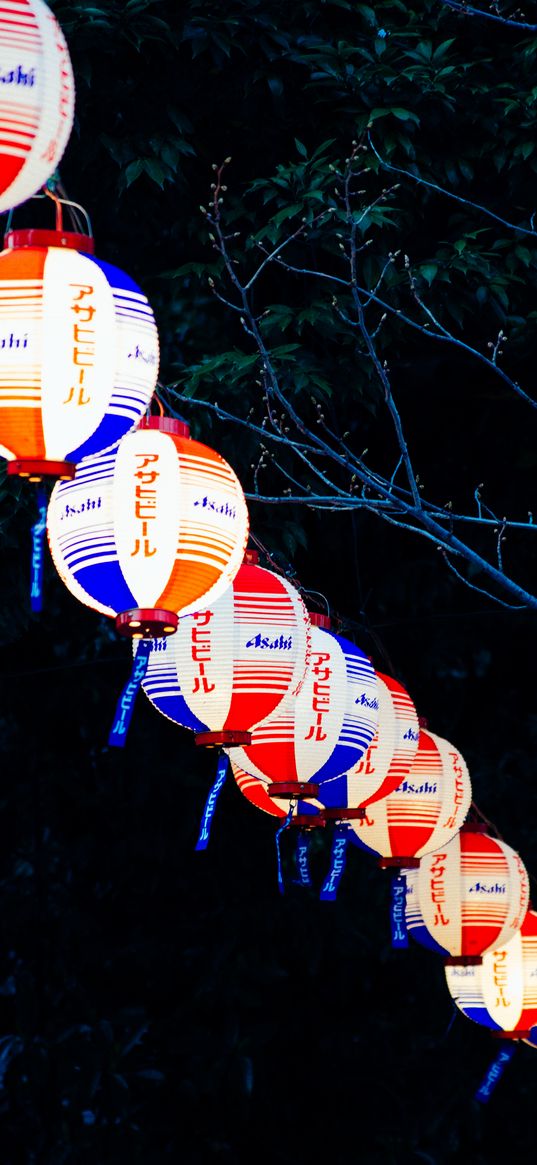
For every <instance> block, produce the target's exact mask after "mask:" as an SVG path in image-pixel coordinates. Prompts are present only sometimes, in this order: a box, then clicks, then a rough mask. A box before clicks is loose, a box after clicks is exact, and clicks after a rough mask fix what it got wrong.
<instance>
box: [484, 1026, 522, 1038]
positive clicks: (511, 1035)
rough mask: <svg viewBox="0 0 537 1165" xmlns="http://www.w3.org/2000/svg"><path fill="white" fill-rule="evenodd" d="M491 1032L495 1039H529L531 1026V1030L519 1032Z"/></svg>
mask: <svg viewBox="0 0 537 1165" xmlns="http://www.w3.org/2000/svg"><path fill="white" fill-rule="evenodd" d="M490 1034H491V1036H494V1039H495V1040H529V1038H530V1036H531V1028H530V1030H529V1031H520V1032H517V1031H511V1032H506V1031H501V1032H499V1031H491V1033H490Z"/></svg>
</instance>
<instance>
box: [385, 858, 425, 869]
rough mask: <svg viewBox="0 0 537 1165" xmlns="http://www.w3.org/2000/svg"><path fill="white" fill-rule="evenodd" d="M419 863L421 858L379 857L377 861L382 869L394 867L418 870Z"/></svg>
mask: <svg viewBox="0 0 537 1165" xmlns="http://www.w3.org/2000/svg"><path fill="white" fill-rule="evenodd" d="M419 864H420V859H419V858H379V860H378V863H377V865H378V867H379V869H380V870H388V869H392V868H394V867H399V868H400V869H402V868H403V867H404V868H405V869H407V870H417V868H418V866H419Z"/></svg>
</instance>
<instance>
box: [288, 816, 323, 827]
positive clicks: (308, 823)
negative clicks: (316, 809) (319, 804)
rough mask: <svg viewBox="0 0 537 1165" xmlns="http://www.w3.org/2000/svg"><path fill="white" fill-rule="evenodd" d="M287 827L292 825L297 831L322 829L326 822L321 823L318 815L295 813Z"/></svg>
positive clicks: (321, 820)
mask: <svg viewBox="0 0 537 1165" xmlns="http://www.w3.org/2000/svg"><path fill="white" fill-rule="evenodd" d="M289 825H294V826H296V827H297V828H298V829H322V828H323V829H324V827H325V826H326V821H323V819H322V817H321V815H320V813H319V814H317V813H316V814H313V813H295V816H294V817H292V818H291V820H290V822H289Z"/></svg>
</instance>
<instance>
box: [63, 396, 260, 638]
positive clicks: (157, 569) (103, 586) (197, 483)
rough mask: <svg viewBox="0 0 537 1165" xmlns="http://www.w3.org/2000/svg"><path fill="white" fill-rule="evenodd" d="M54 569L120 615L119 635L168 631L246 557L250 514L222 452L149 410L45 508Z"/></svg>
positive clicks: (217, 590) (92, 602) (84, 595)
mask: <svg viewBox="0 0 537 1165" xmlns="http://www.w3.org/2000/svg"><path fill="white" fill-rule="evenodd" d="M48 537H49V544H50V550H51V554H52V558H53V561H54V563H55V565H56V568H57V570H58V572H59V574H60V576H61V577H62V579H63V581H64V582H65V584H66V586H67V587H68V588H69V590H70V591H71V592H72V594H74V596H75V598H78V599H80V601H81V602H83V603H85V604H86V605H87V606H89V607H93V608H94V609H95V610H97V611H100V612H102V613H103V614H106V615H111V616H114V615H115V616H116V628H117V630H118V631H119V633H120V634H122V635H126V636H132V637H134V638H140V637H144V638H145V637H153V636H159V635H168V634H171V633H172V632H174V631H175V630H176V628H177V622H178V614H177V613H178V612H179V613H181V614H186V613H187V612H189V611H194V610H196V609H197V608H198V607H199V605H200V602H203V604H204V605H205V604H206V603H209V604H210V603H211V602H212V601H213V600H215V599H216V598H217V597H218V596H219V595H220V594H222V593H223V592H224V591H225V589H226V587H228V586H229V584H230V583H231V581H232V580H233V578H234V577H235V574H236V573H237V571H238V569H239V566H240V564H241V562H242V558H243V555H244V548H245V543H246V540H247V537H248V511H247V508H246V502H245V500H244V494H243V492H242V489H241V486H240V482H239V480H238V478H237V476H236V474H235V473H234V471H233V470H232V468H231V466H230V465H228V463H227V462H226V461H224V459H223V457H221V456H220V454H218V453H215V452H214V450H212V449H209V448H208V447H207V446H206V445H202V444H200V443H199V442H198V441H192V440H190V438H189V437H188V427H187V426H186V425H185V424H184V423H182V422H180V421H175V420H172V419H171V418H169V417H149V418H147V419H144V420H143V421H141V423H140V425H139V427H138V429H137V430H136V431H135V432H133V433H129V434H127V436H126V437H124V439H123V440H122V441H121V443H120V445H119V448H118V449H117V451H116V452H115V453H112V454H103V455H101V456H100V457H94V458H89V459H88V460H87V461H84V462H81V464H80V465H79V466H78V469H77V473H76V476H75V478H74V480H73V481H69V482H58V483H57V485H56V486H55V487H54V490H53V491H52V495H51V499H50V504H49V508H48Z"/></svg>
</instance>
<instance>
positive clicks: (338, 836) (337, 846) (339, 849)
mask: <svg viewBox="0 0 537 1165" xmlns="http://www.w3.org/2000/svg"><path fill="white" fill-rule="evenodd" d="M347 836H348V835H347V827H346V826H345V825H337V826H336V828H335V829H334V836H333V839H332V853H331V855H330V869H329V871H328V874H327V875H326V878H325V881H324V884H323V886H322V887H321V893H320V894H319V898H320V899H321V902H334V901H335V899H336V897H337V892H338V887H339V883H340V881H341V878H342V876H343V871H344V869H345V862H346V859H347Z"/></svg>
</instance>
